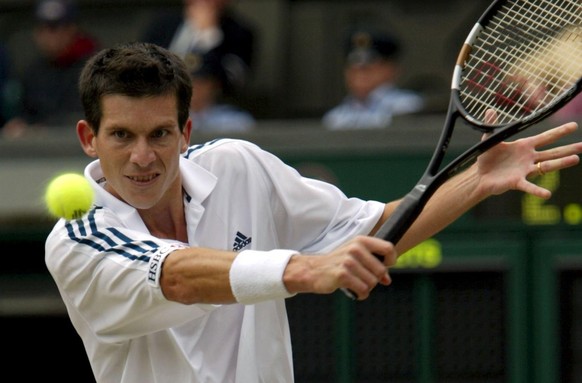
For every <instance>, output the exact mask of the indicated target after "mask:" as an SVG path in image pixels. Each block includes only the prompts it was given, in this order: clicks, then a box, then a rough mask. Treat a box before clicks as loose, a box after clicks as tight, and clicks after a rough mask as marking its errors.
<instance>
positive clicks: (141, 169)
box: [77, 95, 191, 209]
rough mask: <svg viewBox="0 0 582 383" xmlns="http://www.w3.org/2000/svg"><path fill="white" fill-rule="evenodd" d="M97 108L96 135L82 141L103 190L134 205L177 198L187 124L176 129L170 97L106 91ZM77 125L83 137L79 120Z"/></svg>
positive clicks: (154, 205) (148, 205) (158, 204)
mask: <svg viewBox="0 0 582 383" xmlns="http://www.w3.org/2000/svg"><path fill="white" fill-rule="evenodd" d="M102 110H103V117H102V119H101V125H100V127H99V132H98V134H97V136H94V135H91V133H89V135H90V136H89V137H88V138H85V139H83V138H81V141H82V144H83V148H84V149H85V152H87V154H89V155H92V156H97V157H99V159H100V162H101V167H102V169H103V173H104V176H105V178H106V180H107V184H106V189H107V190H108V191H109V192H110V193H112V194H113V195H115V196H116V197H118V198H119V199H121V200H123V201H125V202H126V203H128V204H130V205H132V206H134V207H135V208H137V209H150V208H159V207H163V206H165V205H164V204H169V203H171V201H175V200H176V198H177V200H178V201H181V198H180V196H181V192H182V190H181V180H180V176H179V161H180V153H182V152H183V151H185V150H186V149H187V147H188V143H189V140H190V130H191V124H190V121H188V123H187V126H186V127H185V128H184V132H180V129H179V125H178V112H177V107H176V98H175V96H174V95H169V96H167V95H164V96H156V97H142V98H134V97H128V96H123V95H107V96H104V97H103V99H102ZM80 127H81V128H80ZM77 129H78V131H79V136H80V137H83V132H84V131H85V130H84V129H83V127H82V124H81V125H78V126H77ZM85 129H90V128H88V127H86V128H85ZM85 133H86V131H85Z"/></svg>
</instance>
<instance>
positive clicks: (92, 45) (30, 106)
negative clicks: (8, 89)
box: [1, 0, 100, 138]
mask: <svg viewBox="0 0 582 383" xmlns="http://www.w3.org/2000/svg"><path fill="white" fill-rule="evenodd" d="M34 16H35V20H36V25H35V27H34V29H33V31H32V37H33V40H34V43H35V45H36V48H37V49H38V57H37V58H36V59H35V60H34V61H33V62H32V63H31V65H30V66H29V67H28V69H27V70H26V71H25V72H24V74H23V76H21V78H20V80H19V82H20V85H21V89H22V99H21V103H20V104H21V105H20V107H19V108H20V109H21V110H20V112H19V113H18V115H17V116H15V117H14V118H12V119H11V120H9V121H8V122H7V123H6V124H5V125H4V127H3V129H2V132H1V133H2V136H4V137H8V138H16V137H20V136H22V135H24V134H27V133H34V134H37V133H39V132H40V131H41V130H43V129H44V128H53V127H64V126H67V125H68V124H71V123H76V122H77V120H78V119H79V118H81V117H82V105H81V101H80V98H79V92H78V89H77V81H78V78H79V75H80V73H81V69H82V67H83V65H84V63H85V61H86V60H87V59H88V58H89V57H90V56H91V55H92V54H93V53H94V52H96V51H97V49H99V48H100V44H99V42H98V41H97V39H96V38H95V37H93V36H91V35H89V34H88V33H87V32H85V31H84V30H82V29H81V27H80V25H79V22H78V8H77V6H76V4H75V3H74V2H72V1H71V0H42V1H39V2H37V3H36V6H35V8H34Z"/></svg>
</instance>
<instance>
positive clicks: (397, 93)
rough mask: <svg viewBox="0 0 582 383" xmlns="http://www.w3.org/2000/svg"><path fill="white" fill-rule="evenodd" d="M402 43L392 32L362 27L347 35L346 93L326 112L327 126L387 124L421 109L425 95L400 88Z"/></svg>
mask: <svg viewBox="0 0 582 383" xmlns="http://www.w3.org/2000/svg"><path fill="white" fill-rule="evenodd" d="M400 53H401V47H400V44H399V42H398V41H396V39H395V38H394V37H392V36H390V35H387V34H384V33H379V32H369V31H364V30H359V31H356V32H354V33H352V34H351V35H350V37H349V39H348V44H347V57H346V64H345V68H344V79H345V86H346V89H347V92H348V94H347V96H346V97H345V98H344V100H343V101H342V102H341V103H340V104H339V105H337V106H335V107H334V108H332V109H331V110H329V111H328V112H327V113H325V115H324V116H323V120H322V122H323V124H324V126H325V127H326V128H327V129H331V130H339V129H363V128H364V129H365V128H374V129H379V128H385V127H387V126H388V125H390V123H391V122H392V117H393V116H395V115H400V114H407V113H414V112H418V111H420V110H421V109H422V108H423V106H424V100H423V98H422V97H421V96H420V95H418V94H416V93H415V92H413V91H411V90H406V89H401V88H398V87H397V85H396V80H397V79H398V76H399V69H400V68H399V62H398V60H399V58H400V57H399V56H400Z"/></svg>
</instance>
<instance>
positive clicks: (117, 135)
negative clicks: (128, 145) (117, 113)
mask: <svg viewBox="0 0 582 383" xmlns="http://www.w3.org/2000/svg"><path fill="white" fill-rule="evenodd" d="M111 135H112V136H114V137H115V138H127V136H128V135H127V132H126V131H125V130H114V131H113V132H111Z"/></svg>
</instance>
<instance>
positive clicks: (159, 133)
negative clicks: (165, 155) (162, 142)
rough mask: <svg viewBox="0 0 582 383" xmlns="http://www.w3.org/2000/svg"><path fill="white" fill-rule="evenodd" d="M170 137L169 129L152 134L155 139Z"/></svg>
mask: <svg viewBox="0 0 582 383" xmlns="http://www.w3.org/2000/svg"><path fill="white" fill-rule="evenodd" d="M167 135H168V130H167V129H157V130H155V131H154V132H152V137H153V138H164V137H166V136H167Z"/></svg>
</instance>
